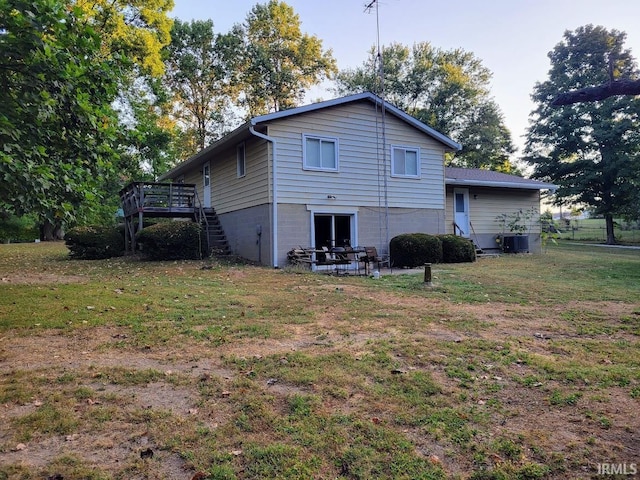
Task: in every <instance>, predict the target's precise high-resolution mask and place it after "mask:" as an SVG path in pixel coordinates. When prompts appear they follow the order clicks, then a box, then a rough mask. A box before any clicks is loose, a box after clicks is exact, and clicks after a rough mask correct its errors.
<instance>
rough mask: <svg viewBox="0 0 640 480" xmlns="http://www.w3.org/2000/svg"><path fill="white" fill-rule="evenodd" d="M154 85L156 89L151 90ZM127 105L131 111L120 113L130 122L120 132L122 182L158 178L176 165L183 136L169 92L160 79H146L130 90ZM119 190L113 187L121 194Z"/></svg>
mask: <svg viewBox="0 0 640 480" xmlns="http://www.w3.org/2000/svg"><path fill="white" fill-rule="evenodd" d="M150 87H153V88H152V89H151V90H150ZM120 99H122V94H121V97H120ZM126 105H127V107H128V112H127V113H126V114H125V113H123V112H120V117H121V119H122V118H123V117H126V118H127V121H126V122H124V125H123V126H122V127H121V128H120V130H119V135H118V146H119V148H118V150H119V159H118V162H117V170H118V174H119V176H120V180H121V182H120V183H122V181H124V182H129V181H134V180H138V181H139V180H150V181H156V180H157V178H158V177H159V176H160V175H161V174H163V173H165V172H166V171H168V170H169V169H170V168H171V167H173V166H174V163H175V162H176V149H177V146H176V145H177V143H178V137H179V136H180V132H179V129H178V128H177V126H176V123H175V122H174V121H172V119H171V118H170V116H169V114H168V110H169V109H170V102H169V101H168V99H167V93H166V91H165V89H164V88H163V85H162V84H161V82H160V81H159V80H158V81H154V80H152V79H146V80H145V81H141V82H139V83H137V84H134V85H132V87H131V88H130V89H129V90H128V91H127V92H126ZM121 186H122V185H119V187H121ZM119 189H120V188H117V189H115V190H114V189H113V188H112V189H111V190H114V191H113V193H114V194H117V193H118V191H119Z"/></svg>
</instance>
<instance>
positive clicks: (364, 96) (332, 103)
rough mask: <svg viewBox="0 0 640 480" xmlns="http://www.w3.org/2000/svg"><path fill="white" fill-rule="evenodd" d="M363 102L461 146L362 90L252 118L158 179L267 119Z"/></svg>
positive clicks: (241, 136)
mask: <svg viewBox="0 0 640 480" xmlns="http://www.w3.org/2000/svg"><path fill="white" fill-rule="evenodd" d="M363 101H368V102H371V103H373V104H374V105H378V106H380V107H381V106H382V105H384V108H385V112H386V113H388V114H392V115H394V116H396V117H397V118H399V119H401V120H402V121H404V122H406V123H407V124H409V125H411V126H413V127H414V128H416V129H418V130H419V131H421V132H422V133H424V134H426V135H428V136H430V137H431V138H433V139H434V140H436V141H438V142H440V143H441V144H442V145H444V147H445V149H447V150H449V151H458V150H460V149H461V148H462V146H461V145H460V144H459V143H456V142H454V141H453V140H451V139H450V138H449V137H447V136H446V135H444V134H442V133H440V132H438V131H437V130H434V129H433V128H431V127H429V126H428V125H426V124H424V123H422V122H421V121H420V120H418V119H416V118H414V117H412V116H411V115H409V114H408V113H406V112H404V111H402V110H400V109H399V108H397V107H395V106H393V105H391V104H390V103H388V102H386V101H384V102H383V100H382V99H381V98H380V97H378V96H377V95H374V94H373V93H371V92H365V93H358V94H355V95H348V96H346V97H341V98H336V99H333V100H327V101H324V102H318V103H312V104H310V105H304V106H301V107H295V108H290V109H288V110H281V111H279V112H274V113H268V114H266V115H260V116H257V117H253V118H252V119H251V120H250V121H249V122H247V123H245V124H243V125H241V126H240V127H238V128H236V129H235V130H234V131H233V132H231V133H229V134H228V135H225V136H224V137H223V138H221V139H219V140H218V141H216V142H214V143H212V144H211V145H209V146H208V147H206V148H205V149H203V150H200V151H199V152H198V153H196V154H195V155H193V156H191V157H190V158H188V159H187V160H185V161H184V162H182V163H180V164H179V165H177V166H175V167H174V168H173V169H171V170H170V171H169V172H167V173H165V174H164V175H161V176H160V178H159V179H160V180H166V179H168V178H175V177H177V176H179V175H181V174H183V173H185V172H186V171H188V170H190V169H191V168H192V167H194V166H199V165H200V164H202V163H204V162H205V159H206V158H208V157H209V155H210V154H212V153H214V152H220V151H222V150H224V149H225V148H229V147H230V146H232V145H234V144H235V143H237V142H239V141H242V140H244V139H245V138H247V137H249V136H251V133H250V129H251V128H252V127H257V126H259V125H260V124H267V123H269V122H273V121H277V120H280V119H283V118H288V117H292V116H295V115H301V114H304V113H312V112H315V111H319V110H322V109H326V108H332V107H337V106H340V105H345V104H348V103H352V102H363Z"/></svg>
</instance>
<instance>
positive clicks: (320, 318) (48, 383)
mask: <svg viewBox="0 0 640 480" xmlns="http://www.w3.org/2000/svg"><path fill="white" fill-rule="evenodd" d="M245 276H246V274H244V273H243V272H241V271H237V272H236V271H232V272H230V273H229V278H232V279H234V280H238V281H240V280H242V279H243V278H244V277H245ZM2 281H7V282H9V283H18V282H24V283H37V282H42V283H72V282H76V283H78V282H82V281H84V277H81V276H77V277H59V278H53V277H52V276H49V275H33V276H28V277H24V278H21V279H20V278H17V277H7V278H6V279H5V278H3V279H2ZM300 288H301V289H304V288H307V287H300ZM309 288H311V287H309ZM314 288H315V291H317V287H314ZM321 291H322V292H324V293H336V294H338V295H346V296H348V297H349V298H353V299H356V300H360V301H361V300H364V301H366V303H367V305H368V306H369V307H368V308H371V309H373V310H374V311H376V312H380V316H379V317H370V316H369V317H367V320H366V321H359V319H357V318H355V317H354V316H353V315H354V314H353V313H352V314H350V315H347V314H346V311H345V307H340V306H338V305H331V304H326V303H323V304H317V303H314V302H310V305H309V308H310V309H312V310H313V313H314V314H313V316H312V319H311V320H309V321H308V322H307V323H302V324H300V323H296V324H284V325H282V326H281V327H282V330H283V332H284V333H283V335H281V336H279V337H278V338H259V339H236V340H234V341H233V342H229V343H224V344H221V345H217V346H215V347H212V346H211V345H208V344H207V343H206V342H203V341H200V340H197V339H189V338H184V339H181V340H180V342H179V345H178V344H175V345H172V344H165V345H162V346H150V347H145V346H140V345H137V344H135V343H134V342H130V340H131V337H132V336H133V335H134V334H133V333H132V331H131V330H130V329H129V328H127V327H115V326H100V327H84V328H78V329H75V330H67V331H62V330H60V331H34V332H33V333H31V334H25V332H15V331H5V332H4V333H3V334H2V338H1V339H0V360H1V364H0V377H1V378H2V381H3V382H4V383H5V385H7V384H9V383H11V382H14V381H16V379H17V381H24V382H26V383H25V384H23V385H19V384H16V385H13V384H12V383H11V385H12V386H11V388H6V389H5V398H4V401H3V405H0V423H2V424H4V425H10V426H12V428H3V429H2V431H1V432H0V471H1V469H2V468H8V466H11V468H13V469H14V470H16V471H19V469H20V468H24V469H27V470H28V469H36V470H38V471H39V472H45V469H47V470H46V472H45V473H46V474H48V475H53V474H55V473H56V472H54V471H51V470H50V469H51V468H53V467H51V465H52V463H53V464H54V465H55V460H56V459H59V458H61V457H64V456H66V457H69V456H74V457H78V458H82V459H84V461H85V462H88V463H89V464H93V465H96V466H99V467H100V469H102V470H103V471H106V472H120V474H121V475H128V478H158V479H160V478H171V479H178V480H179V479H190V478H192V477H193V476H194V470H193V468H192V466H191V465H192V464H191V461H192V459H190V457H189V455H188V453H187V452H185V451H183V450H182V448H183V447H181V446H175V445H172V444H171V438H172V434H171V430H172V429H175V431H180V432H186V431H190V429H193V430H196V429H204V428H206V429H210V430H212V431H213V430H216V429H218V428H222V427H223V426H224V425H225V424H226V423H227V422H228V421H229V419H230V418H231V417H232V413H233V411H234V408H235V407H234V403H233V399H232V397H233V394H234V389H235V388H237V387H236V382H238V381H239V380H241V379H242V377H243V376H246V375H248V373H247V372H245V371H243V370H241V369H234V368H231V367H230V366H229V364H228V359H229V358H244V359H248V360H251V359H254V358H261V357H275V358H277V357H279V356H282V357H284V356H286V355H287V354H288V353H291V352H298V351H304V352H307V353H309V354H311V353H327V352H341V353H347V354H349V355H354V356H355V357H356V358H358V359H359V358H360V357H362V356H363V355H365V354H367V353H368V352H370V351H371V350H372V346H371V344H372V342H377V341H387V342H389V343H390V344H391V345H393V346H394V348H395V346H397V347H398V348H399V349H400V348H401V347H402V346H398V345H397V343H394V342H397V341H398V338H400V337H402V335H405V334H406V333H407V332H411V333H412V335H411V337H410V339H411V341H413V342H415V343H416V344H418V345H420V346H421V348H422V350H420V352H421V353H420V354H419V355H418V354H416V355H414V356H412V355H408V354H406V353H403V354H402V355H400V354H398V356H397V358H396V361H397V362H398V363H399V364H401V365H402V368H403V370H401V371H399V374H403V373H405V372H413V371H420V370H424V371H425V372H427V373H428V374H429V375H431V376H432V377H433V379H434V381H435V382H436V383H437V384H438V385H440V386H441V388H442V391H443V392H445V393H446V396H450V397H456V398H464V399H465V400H463V401H462V403H463V404H464V405H465V408H467V409H468V411H470V412H474V413H478V412H479V414H478V417H479V418H481V420H477V422H479V423H478V428H479V429H480V430H481V432H482V433H480V434H479V435H478V437H477V441H478V442H486V443H491V442H497V441H502V442H506V441H507V440H512V441H516V440H517V441H518V442H523V441H524V443H525V444H527V445H531V446H535V448H533V447H532V449H530V450H524V451H517V452H515V453H514V452H509V451H508V450H507V449H506V448H505V451H504V453H503V454H502V455H496V456H495V457H493V458H490V459H486V462H487V463H488V464H490V465H497V464H499V463H501V462H507V461H515V458H511V457H509V455H515V456H517V458H518V460H519V461H520V460H521V459H522V458H524V457H528V458H535V459H537V460H538V461H539V462H545V463H547V464H552V463H553V462H554V461H558V462H560V461H561V457H562V456H564V455H567V456H569V455H570V456H571V458H573V459H574V460H573V461H574V463H575V465H566V466H565V468H566V471H565V472H564V473H563V474H562V475H557V476H553V477H550V478H563V477H564V476H566V472H567V471H571V472H572V473H571V475H570V476H571V477H575V478H579V477H580V475H585V476H589V475H591V474H593V473H594V471H595V470H594V468H595V465H596V464H597V463H598V462H603V463H604V462H611V463H613V462H617V461H619V462H626V463H630V462H631V461H633V460H637V459H639V458H640V447H639V445H640V437H638V432H640V417H639V416H638V415H637V414H636V412H637V409H638V401H637V400H636V399H634V398H632V397H631V396H630V395H629V393H628V391H627V390H626V389H625V388H624V386H623V385H621V384H612V385H611V387H609V388H607V389H602V388H596V387H595V386H593V385H591V384H590V383H589V382H590V381H592V380H590V379H584V380H580V379H578V380H571V381H570V382H568V381H567V379H563V378H560V377H561V375H556V377H557V378H556V377H554V375H548V376H547V377H546V378H543V377H544V368H542V367H540V366H538V365H533V364H527V363H526V362H524V361H523V362H522V363H520V362H519V359H518V358H517V353H518V349H522V350H523V351H524V350H526V351H528V352H531V353H535V354H538V355H540V356H541V357H545V358H546V357H548V358H550V359H554V358H556V357H557V353H556V350H554V349H557V348H564V347H563V346H562V345H560V346H559V345H558V344H557V343H555V344H554V342H553V340H563V339H567V338H578V339H585V338H586V339H600V338H610V339H612V340H616V339H623V340H624V339H626V340H629V339H631V340H633V341H637V337H635V336H634V335H633V333H632V332H629V331H627V330H625V329H622V328H620V329H617V330H615V331H613V332H611V331H607V330H602V331H599V330H598V329H597V328H593V331H592V332H589V331H587V332H585V331H584V330H585V328H586V327H585V325H584V323H585V322H583V320H582V317H581V315H587V312H588V315H589V316H590V317H589V318H594V316H595V317H596V318H599V317H602V319H603V320H605V321H606V323H607V324H609V325H614V326H616V325H619V324H621V322H622V320H621V319H624V318H625V317H628V316H632V315H634V313H633V312H634V306H632V305H627V304H622V303H615V302H602V303H577V302H576V303H573V304H567V305H559V306H552V307H548V306H531V305H512V304H499V303H486V304H470V305H469V304H465V305H459V304H453V303H450V302H447V301H445V300H439V299H432V298H431V299H428V298H424V297H420V296H411V295H398V294H391V293H381V292H376V293H375V294H372V293H371V291H370V290H368V289H365V288H362V287H358V286H354V285H330V286H324V287H322V288H321ZM480 340H481V341H485V342H487V344H488V345H489V347H488V348H489V349H491V348H494V347H493V345H495V348H502V347H501V345H502V344H503V343H511V344H512V345H513V347H512V349H513V358H512V359H511V360H509V361H508V362H505V363H504V364H502V365H500V366H497V367H495V368H496V371H495V372H494V371H483V370H482V368H485V369H489V367H488V366H487V364H488V363H489V361H490V356H491V350H489V351H488V352H486V353H478V354H474V355H475V356H477V357H478V358H477V359H476V358H471V357H470V354H469V353H468V352H466V351H465V350H464V348H465V345H466V343H467V342H471V341H480ZM407 342H408V340H407ZM495 348H494V350H495ZM566 348H569V347H566ZM483 355H485V356H486V358H485V357H483ZM474 360H478V362H480V367H481V368H480V370H473V371H471V370H468V369H467V370H468V371H465V372H464V373H465V375H466V374H468V375H469V376H470V378H466V379H461V378H460V377H459V376H456V373H455V371H454V370H453V369H452V365H453V366H455V365H456V362H457V363H458V364H461V365H465V366H467V365H469V364H471V363H472V361H474ZM550 361H552V360H550ZM536 377H540V378H539V379H536ZM529 378H531V379H532V380H530V381H528V380H527V379H529ZM268 380H269V379H267V383H266V384H265V386H264V391H265V394H268V395H271V396H274V397H279V398H282V399H285V398H288V397H290V396H291V395H296V394H301V393H304V390H303V389H301V388H300V387H298V386H292V385H289V384H287V383H285V382H275V381H274V382H271V383H268ZM465 382H466V384H467V385H465V384H464V383H465ZM572 395H573V396H572ZM367 402H368V399H367V398H366V397H365V396H363V395H361V394H359V393H358V394H355V395H351V396H349V397H348V398H347V399H345V400H344V401H340V400H338V399H336V398H332V399H330V400H328V401H327V402H326V405H327V406H330V405H332V404H333V405H340V404H341V405H342V406H341V407H340V408H343V409H344V411H345V413H349V412H351V411H363V410H365V411H366V409H367V408H368V403H367ZM45 408H49V409H50V410H52V411H55V412H58V414H59V415H64V413H65V411H66V412H67V413H68V414H69V415H72V416H75V417H76V418H79V419H80V424H78V425H75V427H74V428H70V429H66V430H65V427H64V426H60V427H59V429H58V430H53V431H51V430H48V429H47V428H46V425H41V424H37V423H34V425H35V427H33V431H28V429H29V425H30V424H29V423H28V422H26V425H27V426H26V427H25V422H24V421H22V420H20V419H25V418H29V419H32V420H30V421H33V422H37V419H38V418H39V417H38V413H39V412H42V411H43V409H45ZM336 408H337V407H336ZM385 414H386V413H385V411H381V412H375V416H374V418H376V419H379V418H381V419H382V420H383V421H386V422H387V424H389V425H392V424H393V422H394V418H393V413H392V412H389V413H388V415H389V418H384V415H385ZM376 421H378V420H376ZM21 422H22V423H21ZM43 422H44V423H45V424H46V419H45V420H43ZM154 422H157V423H158V424H161V425H162V426H161V427H157V428H155V429H153V431H150V429H149V425H150V424H153V423H154ZM67 430H68V431H69V432H72V433H67ZM398 431H399V432H400V433H401V434H405V435H406V436H407V437H408V438H410V439H413V441H414V443H415V444H416V449H417V451H418V452H419V453H420V454H421V455H423V456H425V457H430V456H435V458H436V459H437V462H439V463H441V464H442V466H443V468H444V470H445V471H446V472H448V474H459V475H463V474H464V472H465V471H469V469H470V468H472V466H473V461H474V460H473V459H472V458H470V457H471V456H469V458H468V459H466V460H462V459H461V458H462V456H451V455H450V454H449V453H448V452H450V451H451V449H452V448H455V446H454V445H452V444H451V440H449V439H442V438H438V437H437V436H435V435H431V434H425V432H424V431H421V430H419V429H414V428H404V429H403V428H401V427H398ZM148 451H152V452H153V457H152V459H150V458H148V457H146V458H143V457H144V453H145V452H148ZM226 453H227V454H229V455H237V454H238V453H237V452H235V453H234V452H226ZM434 461H436V460H434ZM573 469H582V470H578V474H577V475H574V474H573V473H574V472H575V471H576V470H573ZM122 478H123V477H122Z"/></svg>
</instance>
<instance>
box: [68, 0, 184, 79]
mask: <svg viewBox="0 0 640 480" xmlns="http://www.w3.org/2000/svg"><path fill="white" fill-rule="evenodd" d="M70 1H71V2H72V3H73V4H75V6H77V7H78V8H80V9H81V10H82V12H83V14H84V18H86V19H87V21H88V22H90V23H91V25H92V27H93V28H94V29H95V30H96V31H97V32H98V33H100V36H101V39H102V53H103V55H105V56H107V57H108V56H110V55H113V54H114V53H117V54H121V55H124V56H126V57H127V58H129V59H130V60H131V62H132V64H134V65H136V66H137V67H138V68H139V69H140V70H141V71H142V72H143V73H145V74H149V75H151V76H154V77H158V76H160V75H162V73H163V70H164V64H163V62H162V48H163V47H165V46H166V45H168V44H169V42H170V40H171V35H170V31H171V25H172V23H173V20H172V19H171V18H170V17H168V13H169V12H170V11H171V10H172V9H173V0H70Z"/></svg>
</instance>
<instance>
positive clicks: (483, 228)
mask: <svg viewBox="0 0 640 480" xmlns="http://www.w3.org/2000/svg"><path fill="white" fill-rule="evenodd" d="M455 188H466V187H455ZM468 188H469V220H470V222H471V226H472V227H473V228H472V230H471V232H472V234H476V235H482V234H494V235H496V234H499V233H502V232H501V226H500V224H498V222H496V217H497V216H498V215H500V214H503V213H507V214H508V213H515V212H517V211H518V210H522V211H526V210H529V209H530V208H532V207H533V208H535V209H536V212H537V213H536V216H535V218H533V220H532V222H531V231H530V233H531V234H539V233H540V224H539V222H538V216H539V213H540V192H539V191H538V190H524V189H523V190H518V189H513V188H481V187H468ZM453 189H454V187H453V186H448V187H447V209H446V231H447V233H453V218H454V212H453ZM474 196H475V197H476V198H474ZM505 233H508V232H505Z"/></svg>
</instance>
